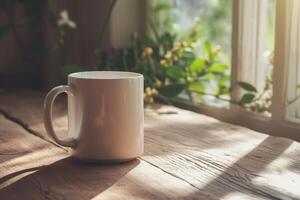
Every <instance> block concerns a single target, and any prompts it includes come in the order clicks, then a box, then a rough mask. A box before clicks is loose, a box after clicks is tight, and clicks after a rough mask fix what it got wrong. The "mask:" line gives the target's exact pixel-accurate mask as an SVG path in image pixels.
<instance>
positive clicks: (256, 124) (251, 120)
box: [173, 0, 300, 141]
mask: <svg viewBox="0 0 300 200" xmlns="http://www.w3.org/2000/svg"><path fill="white" fill-rule="evenodd" d="M258 1H261V0H252V1H248V0H233V8H232V10H233V15H232V63H231V64H232V68H231V84H232V85H234V84H235V83H236V82H237V81H239V80H241V79H240V78H241V73H242V72H241V70H242V68H243V67H251V65H249V64H248V63H247V60H249V59H253V58H256V59H257V54H256V55H254V54H253V57H250V58H249V57H247V56H244V54H243V52H242V51H243V50H245V51H246V50H247V51H249V48H250V47H251V46H249V45H251V42H253V41H255V42H257V41H259V39H260V38H255V37H252V41H250V42H249V38H248V37H247V36H245V35H243V33H245V32H246V31H249V23H247V22H245V20H246V19H249V18H250V19H251V18H253V17H254V18H256V19H259V18H258V17H259V16H255V15H259V12H255V11H254V12H250V11H249V9H258V5H259V2H258ZM296 1H297V0H277V2H276V12H275V14H276V19H275V52H274V54H275V55H274V69H273V97H272V106H271V112H272V116H271V117H267V116H262V115H260V114H257V113H253V112H250V111H246V110H245V109H243V108H241V107H239V106H237V105H234V104H230V106H229V108H215V107H211V106H208V105H205V104H191V103H190V102H188V101H184V100H181V99H180V100H179V99H177V100H174V101H173V103H174V104H175V105H176V106H179V107H182V108H187V109H190V110H193V111H196V112H199V113H202V114H206V115H209V116H212V117H214V118H217V119H220V120H222V121H226V122H229V123H233V124H237V125H242V126H245V127H248V128H251V129H254V130H256V131H260V132H264V133H267V134H270V135H274V136H281V137H288V138H291V139H294V140H297V141H300V123H297V121H295V120H290V119H288V118H287V108H286V99H287V98H286V97H287V92H286V91H287V90H286V89H287V81H288V66H289V65H290V63H289V60H290V59H291V58H290V57H291V55H290V53H289V52H290V51H291V44H292V43H293V39H295V38H291V37H292V35H291V34H290V32H291V31H290V30H291V26H290V20H291V18H292V16H293V13H292V12H291V11H290V10H289V8H290V7H291V6H292V5H293V3H295V2H296ZM249 4H252V5H249ZM244 10H247V12H243V11H244ZM249 15H250V16H249ZM299 16H300V15H299ZM299 18H300V17H299ZM258 21H259V20H256V22H258ZM298 21H299V22H300V19H298ZM248 22H249V21H248ZM256 22H255V20H253V21H252V24H250V26H251V27H255V26H258V24H257V23H256ZM255 23H256V24H255ZM245 24H247V26H245ZM255 31H257V29H255ZM297 34H298V33H297ZM299 34H300V33H299ZM294 37H295V36H294ZM236 38H237V39H236ZM256 45H257V43H256ZM299 48H300V47H299ZM252 51H256V49H252ZM252 67H253V65H252ZM250 81H251V80H250ZM239 97H240V92H239V91H238V90H234V91H233V92H232V94H231V99H232V100H235V101H236V100H238V99H239Z"/></svg>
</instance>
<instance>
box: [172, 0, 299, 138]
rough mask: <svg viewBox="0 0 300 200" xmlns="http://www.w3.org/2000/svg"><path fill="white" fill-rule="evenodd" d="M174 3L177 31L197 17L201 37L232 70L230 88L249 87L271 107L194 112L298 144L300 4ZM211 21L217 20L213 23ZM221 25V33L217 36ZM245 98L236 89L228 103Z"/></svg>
mask: <svg viewBox="0 0 300 200" xmlns="http://www.w3.org/2000/svg"><path fill="white" fill-rule="evenodd" d="M171 2H172V6H173V11H172V12H173V13H172V14H173V18H174V19H175V21H176V24H177V26H178V27H177V28H180V29H188V28H189V27H191V26H192V22H193V19H194V18H195V17H199V18H200V19H201V20H203V21H204V24H203V27H204V30H202V32H201V34H202V37H204V38H208V39H210V40H212V41H213V43H216V44H220V45H221V46H222V47H223V50H224V57H223V58H222V59H223V61H224V62H227V63H229V64H230V66H231V74H230V75H231V76H230V78H231V86H233V88H235V85H236V84H237V83H238V82H240V81H242V82H246V83H249V84H251V85H253V86H254V87H255V88H256V89H257V92H256V95H257V96H259V97H260V96H265V98H266V99H264V100H265V101H266V102H267V103H268V104H267V106H266V107H265V108H263V109H262V110H259V107H258V106H257V107H256V108H255V109H252V108H251V107H250V108H249V109H246V110H245V109H241V107H239V106H236V105H234V104H230V107H229V109H227V110H224V109H218V108H213V107H210V106H208V107H207V106H203V105H198V106H196V107H195V105H194V108H195V109H199V106H200V110H201V111H202V112H205V113H206V114H210V115H212V116H214V117H217V118H221V119H222V120H225V121H230V122H234V123H238V124H242V125H246V126H249V127H251V128H254V129H257V130H259V131H264V132H268V133H270V134H273V135H274V134H275V135H282V136H288V137H292V138H299V131H300V129H299V128H300V126H299V123H300V98H299V99H298V96H299V95H300V89H299V87H300V86H299V84H300V66H299V65H300V59H299V58H300V54H299V53H300V49H299V48H300V25H299V24H300V12H299V10H300V1H298V0H251V1H249V0H232V1H231V0H228V1H224V0H220V1H218V0H215V1H208V0H201V1H200V0H190V1H180V0H171ZM219 7H220V10H221V11H220V10H218V9H219ZM214 12H216V13H217V14H219V15H220V16H215V14H216V13H214ZM213 16H214V17H216V18H215V19H213V20H212V21H210V20H211V19H212V17H213ZM219 24H221V25H222V26H223V27H222V28H221V29H222V30H223V31H222V30H218V28H220V25H219ZM208 26H209V28H207V27H208ZM205 27H206V30H205ZM175 28H176V27H175ZM231 30H232V31H231ZM231 38H232V40H231ZM246 93H247V91H246ZM244 94H245V91H244V90H243V89H242V88H241V87H238V88H237V89H234V90H233V92H231V95H230V101H232V102H238V101H239V99H240V98H241V97H242V96H243V95H244ZM257 96H256V97H257ZM256 103H260V102H256ZM197 107H198V108H197ZM247 110H248V111H249V110H250V111H255V112H248V111H247ZM255 113H260V114H263V115H257V114H255Z"/></svg>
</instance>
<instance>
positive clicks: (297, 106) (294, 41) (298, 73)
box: [286, 1, 300, 122]
mask: <svg viewBox="0 0 300 200" xmlns="http://www.w3.org/2000/svg"><path fill="white" fill-rule="evenodd" d="M289 6H290V7H289V8H288V10H289V16H288V20H289V41H288V42H287V43H288V51H289V52H288V61H287V66H286V67H287V68H288V79H287V88H286V89H287V105H286V106H287V107H286V108H287V117H288V119H289V120H293V121H297V122H299V121H300V100H299V97H300V89H299V88H300V85H299V84H300V54H299V53H300V49H299V47H300V26H299V22H300V13H299V9H300V2H299V1H291V2H290V4H289Z"/></svg>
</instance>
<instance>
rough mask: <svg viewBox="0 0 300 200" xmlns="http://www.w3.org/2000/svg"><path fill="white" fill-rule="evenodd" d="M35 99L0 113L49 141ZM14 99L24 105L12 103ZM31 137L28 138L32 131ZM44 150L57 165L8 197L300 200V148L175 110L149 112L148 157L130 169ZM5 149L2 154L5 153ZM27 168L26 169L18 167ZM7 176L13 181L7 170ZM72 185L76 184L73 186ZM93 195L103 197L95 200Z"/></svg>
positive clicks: (5, 103)
mask: <svg viewBox="0 0 300 200" xmlns="http://www.w3.org/2000/svg"><path fill="white" fill-rule="evenodd" d="M29 94H30V96H31V97H28V93H26V92H23V93H22V92H16V93H15V92H12V93H9V94H8V93H7V94H6V95H4V97H3V96H2V95H0V109H2V110H5V112H6V113H9V115H10V116H14V117H15V118H17V119H19V120H20V121H22V122H24V123H25V124H27V125H28V128H29V129H30V130H33V131H34V132H35V133H36V134H39V136H41V137H45V138H47V136H46V135H45V132H44V130H43V128H41V127H42V126H41V124H42V122H41V115H42V110H41V109H40V107H38V106H37V105H38V102H40V103H41V102H42V101H43V100H42V99H43V94H40V93H35V92H31V93H29ZM13 96H14V97H18V98H15V99H14V100H10V99H11V98H12V97H13ZM32 97H34V98H32ZM17 99H25V101H22V102H20V100H17ZM60 106H61V107H60ZM59 107H60V109H58V110H57V112H58V113H59V112H61V115H60V116H59V115H58V118H57V119H58V122H57V123H56V126H57V127H58V128H59V129H61V130H63V129H64V127H66V116H65V115H64V113H65V111H64V109H63V105H58V108H59ZM16 108H17V109H16ZM30 113H31V114H30ZM33 113H34V114H33ZM37 124H40V125H39V126H36V125H37ZM2 132H3V130H2V129H1V134H2ZM6 132H11V131H6ZM6 134H7V133H6ZM25 134H29V135H30V133H28V132H26V133H25ZM30 137H33V136H30ZM25 140H26V141H27V140H28V139H24V141H25ZM39 140H40V139H39ZM13 143H14V142H13ZM44 143H46V144H47V145H50V146H51V148H54V149H55V151H54V152H53V153H52V154H49V156H47V157H49V159H50V158H52V159H54V160H56V161H57V162H55V163H53V165H50V166H48V167H46V168H45V169H40V170H38V171H36V172H35V173H33V174H31V175H30V176H26V177H23V178H21V179H19V180H18V181H15V182H14V181H13V184H11V185H10V186H7V187H6V188H5V189H4V193H5V194H7V193H13V191H22V189H23V190H24V188H25V189H26V191H27V190H28V191H31V193H33V194H35V190H37V187H38V186H37V184H36V183H35V182H34V180H39V182H40V183H43V187H45V188H52V187H54V188H55V190H47V192H46V193H47V194H49V195H54V196H55V195H58V196H55V197H53V198H58V199H59V198H60V197H61V196H59V195H62V194H66V195H64V197H68V196H72V195H71V193H72V192H74V191H73V190H72V189H70V188H73V187H74V188H77V189H78V190H79V189H80V192H74V193H75V194H76V195H77V196H78V197H82V198H83V196H84V195H85V194H88V195H87V196H88V197H89V198H90V197H95V198H100V199H101V198H104V199H120V198H122V197H124V196H126V197H128V198H129V199H130V197H132V198H133V199H134V198H138V199H300V191H299V185H300V144H299V143H298V142H295V141H292V140H290V139H285V138H279V137H273V136H268V135H265V134H262V133H258V132H255V131H252V130H249V129H247V128H243V127H239V126H235V125H230V124H227V123H224V122H220V121H218V120H216V119H213V118H210V117H207V116H204V115H200V114H197V113H193V112H190V111H185V110H181V109H178V108H175V107H172V106H161V105H154V106H151V107H148V108H147V109H146V111H145V154H144V155H143V156H142V157H141V158H140V160H139V163H137V164H135V163H132V164H127V165H130V166H127V165H126V166H125V165H124V169H123V167H122V166H121V165H120V166H119V165H116V166H114V167H112V166H96V167H95V166H94V165H92V166H90V165H88V166H84V167H82V165H85V164H82V163H77V162H74V161H73V160H72V159H69V158H67V159H64V160H61V158H56V156H59V155H60V154H61V153H59V152H61V151H62V154H63V155H64V156H65V154H66V153H65V152H64V151H63V150H62V149H60V148H58V147H54V145H52V144H49V143H47V142H44ZM2 146H3V145H1V147H0V153H2V152H6V151H7V149H5V148H4V149H3V147H2ZM15 146H16V148H17V147H18V145H15ZM41 146H44V145H41ZM57 149H58V150H57ZM56 151H59V152H56ZM8 152H9V151H8ZM1 156H2V155H1ZM31 163H32V164H33V163H35V162H31ZM15 165H16V166H19V164H15ZM28 165H31V164H30V163H29V164H28ZM5 166H6V164H4V165H3V167H4V168H5ZM81 167H82V168H85V167H86V168H87V169H89V170H87V171H90V172H91V174H90V177H94V176H95V179H94V178H87V179H84V178H80V177H81V176H79V175H78V176H75V175H74V173H71V172H72V171H74V172H76V173H75V174H80V172H82V171H83V170H82V168H81ZM73 168H74V169H73ZM22 169H23V167H22V166H20V167H19V168H18V170H22ZM63 169H68V170H66V171H70V173H71V174H72V175H73V176H71V175H70V174H69V175H68V173H66V172H65V170H63ZM69 169H70V170H69ZM110 169H111V170H112V171H113V174H116V177H114V176H111V178H112V179H113V180H117V181H112V180H110V178H109V177H110V175H109V173H110ZM0 170H1V168H0ZM18 170H16V171H18ZM127 170H128V171H127ZM62 171H63V172H62ZM124 171H125V172H124ZM1 173H3V174H7V173H6V172H5V171H4V172H2V170H1ZM120 174H121V175H120ZM124 174H125V175H124ZM60 176H61V177H60ZM97 177H98V178H99V180H102V179H104V180H107V182H105V181H104V182H102V183H101V184H100V183H99V185H97V184H95V187H93V186H91V184H90V183H95V182H97V181H96V179H97ZM108 179H109V180H108ZM45 180H46V181H45ZM47 180H49V181H47ZM54 182H55V183H57V184H58V185H60V187H62V186H63V188H65V187H66V189H62V190H61V191H60V190H59V189H58V188H59V187H58V186H57V187H55V186H53V184H54ZM70 182H71V183H72V184H71V185H70ZM74 182H75V183H76V184H78V185H76V184H75V186H74V185H73V184H74ZM80 183H82V184H83V185H87V186H82V184H80ZM102 184H104V185H106V186H105V187H104V186H103V185H102ZM103 187H104V189H103ZM27 188H28V189H27ZM92 188H94V189H95V190H97V191H100V192H99V193H95V192H93V191H92V190H93V189H92ZM64 190H65V191H68V192H66V193H65V192H64ZM76 191H77V190H76ZM85 191H86V192H85ZM1 193H2V192H0V198H1ZM2 194H3V193H2ZM38 197H41V196H38ZM43 197H44V198H45V196H43ZM51 197H52V196H51ZM72 197H74V196H72Z"/></svg>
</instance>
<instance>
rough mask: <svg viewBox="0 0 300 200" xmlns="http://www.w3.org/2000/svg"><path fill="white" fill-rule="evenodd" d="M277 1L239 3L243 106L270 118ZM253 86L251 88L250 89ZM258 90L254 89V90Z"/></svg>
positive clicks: (238, 78)
mask: <svg viewBox="0 0 300 200" xmlns="http://www.w3.org/2000/svg"><path fill="white" fill-rule="evenodd" d="M275 3H276V1H275V0H253V1H239V7H238V9H239V10H238V11H237V12H238V14H237V15H238V17H239V18H238V20H239V21H238V23H237V26H238V31H237V32H238V36H236V37H237V39H236V40H237V41H238V45H237V46H235V48H236V49H237V52H238V53H237V54H238V55H235V56H237V57H238V58H237V59H238V64H237V66H235V67H237V70H238V73H237V74H238V75H237V80H238V81H242V82H244V83H242V84H241V83H237V85H238V88H240V91H241V95H240V100H239V102H240V104H241V105H242V106H243V107H245V108H246V109H247V110H248V111H253V112H256V113H261V114H265V115H267V116H270V115H271V114H270V106H271V97H272V71H273V51H274V33H275ZM249 85H250V86H249ZM251 88H255V89H251Z"/></svg>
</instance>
